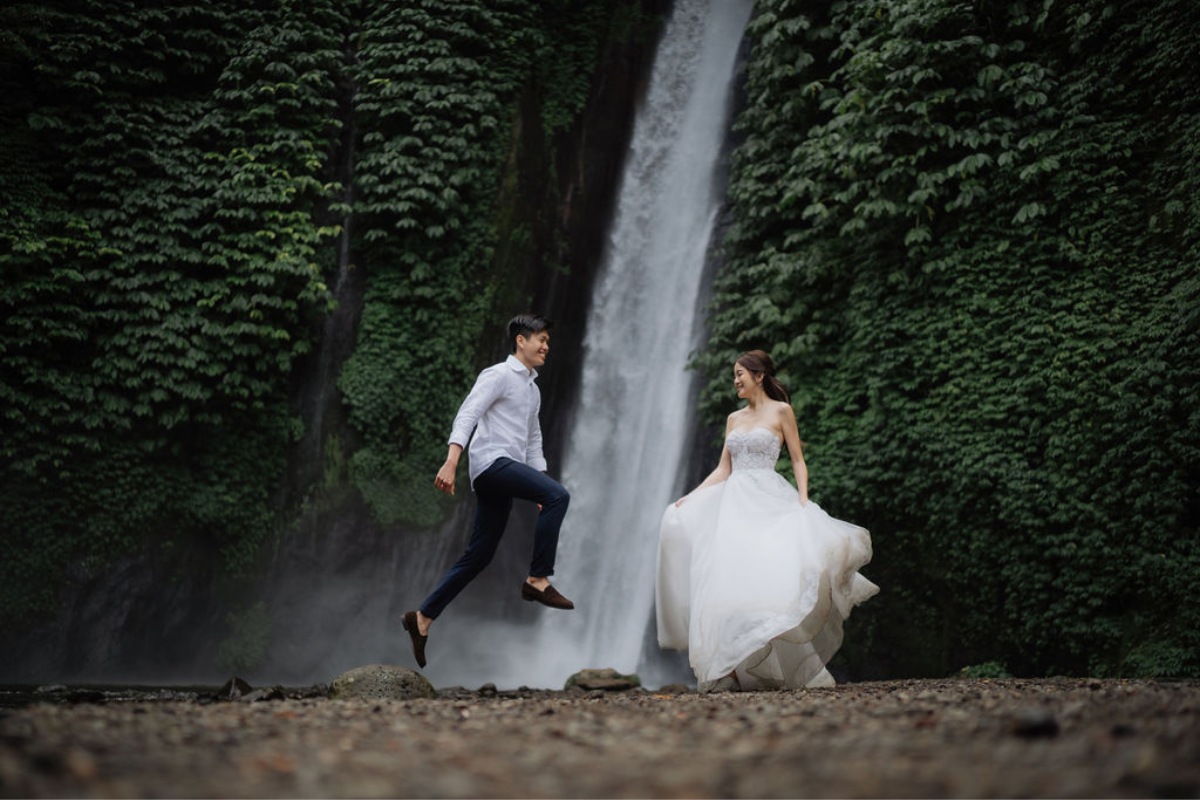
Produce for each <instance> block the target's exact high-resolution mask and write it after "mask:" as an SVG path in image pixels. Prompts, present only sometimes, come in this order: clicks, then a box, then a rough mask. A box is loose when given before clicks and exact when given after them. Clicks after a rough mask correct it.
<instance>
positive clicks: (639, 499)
mask: <svg viewBox="0 0 1200 800" xmlns="http://www.w3.org/2000/svg"><path fill="white" fill-rule="evenodd" d="M752 5H753V3H752V0H677V2H676V3H675V7H674V9H673V10H672V12H671V17H670V19H669V20H668V22H667V25H666V29H665V31H664V34H663V39H662V41H661V43H660V44H659V49H658V53H657V55H656V57H655V61H654V67H653V72H652V75H651V82H650V87H649V91H648V95H647V98H646V101H645V105H644V106H643V107H642V109H641V110H640V111H639V113H638V116H637V119H636V121H635V124H634V131H633V140H632V144H631V149H630V152H629V153H628V155H627V159H626V164H625V173H624V176H623V178H622V183H621V189H620V193H619V198H618V202H617V208H616V213H615V216H614V219H613V223H612V227H611V229H610V233H609V239H608V244H607V250H606V253H605V257H604V259H603V264H602V267H601V271H600V274H599V275H598V276H597V284H596V286H597V288H596V292H595V296H594V298H593V302H592V308H591V310H590V312H589V314H588V319H587V329H586V330H587V333H586V338H585V341H584V355H583V364H582V374H583V385H582V387H581V392H580V399H579V405H578V407H577V408H576V413H575V417H574V418H575V422H574V427H573V429H572V430H571V432H570V433H569V435H568V442H567V447H566V454H565V459H564V464H563V468H562V472H561V480H562V482H563V483H564V484H565V485H566V486H567V488H568V489H569V490H570V491H571V507H570V510H569V511H568V513H567V518H566V522H565V523H564V526H563V530H562V536H561V539H560V543H559V557H558V567H557V572H556V574H555V577H554V582H555V584H556V585H557V586H559V587H560V588H561V589H562V590H563V592H564V593H565V594H566V595H567V596H568V597H571V598H572V599H573V600H574V601H575V603H576V606H577V610H575V611H572V612H568V613H563V612H558V611H550V610H545V613H543V614H541V615H540V617H539V623H538V625H537V626H536V627H535V628H534V629H533V630H532V631H531V630H530V629H529V628H528V627H520V626H516V625H505V624H502V623H497V622H494V621H489V622H487V623H485V624H481V625H480V626H478V627H477V628H475V629H474V630H473V631H472V633H471V635H470V641H469V642H466V641H461V640H459V641H457V642H455V643H453V644H447V645H446V647H447V648H454V649H456V650H457V651H458V652H459V653H460V655H463V656H465V658H461V659H460V660H458V662H457V663H456V664H453V665H447V666H445V667H434V666H433V665H432V664H431V665H430V666H431V669H430V673H431V675H430V677H431V678H433V679H434V681H435V683H438V684H439V685H440V684H443V683H461V684H463V685H470V684H472V683H482V682H484V681H492V682H494V683H496V684H498V685H509V686H515V685H518V684H525V685H529V686H537V687H551V688H557V687H561V686H562V684H563V681H564V680H565V679H566V678H567V677H568V676H569V675H571V674H572V673H574V672H576V671H578V670H580V669H583V668H585V667H614V668H616V669H618V670H620V671H623V672H629V671H634V670H636V669H638V668H639V667H643V668H645V669H646V670H648V672H649V673H653V674H646V672H643V679H644V680H646V681H647V682H648V683H653V682H654V680H655V679H656V678H661V677H669V678H670V679H671V680H678V679H681V678H686V674H680V671H679V670H678V669H677V670H676V672H675V673H674V674H670V675H668V671H669V670H668V669H666V668H664V667H663V666H662V665H660V664H656V663H655V661H654V658H653V656H651V659H650V661H648V662H647V661H644V660H643V648H644V643H645V640H646V634H647V627H648V625H650V623H651V620H652V617H653V604H654V578H655V576H654V570H655V558H656V552H657V542H658V522H659V517H660V516H661V514H662V510H663V508H665V507H666V504H667V503H668V502H670V501H671V500H673V499H675V497H676V496H677V495H678V493H679V492H680V491H681V489H682V487H681V486H680V485H679V484H680V482H681V477H682V462H683V458H684V454H685V452H686V450H687V445H688V439H689V432H690V431H691V430H692V429H693V427H694V423H693V419H692V417H693V413H692V412H693V402H692V396H691V395H692V394H693V385H692V384H693V380H692V377H693V376H692V375H690V374H689V373H688V372H687V370H686V363H687V359H688V355H689V353H690V352H691V351H692V350H693V349H694V348H695V347H696V346H697V344H698V343H699V342H698V339H697V333H698V331H699V328H700V326H699V325H698V324H697V312H698V306H699V305H700V304H699V302H698V299H699V297H700V293H701V290H702V286H701V283H702V278H703V275H704V273H705V263H706V259H707V256H708V247H709V240H710V238H711V235H712V230H713V227H714V223H715V221H716V217H717V214H718V211H719V209H720V206H721V201H722V195H723V188H722V187H721V186H719V185H718V184H719V180H718V177H719V174H720V159H721V149H722V144H723V142H724V139H725V135H726V131H727V129H728V123H729V101H730V96H731V91H730V89H731V82H732V77H733V72H734V65H735V63H736V57H737V51H738V48H739V45H740V43H741V39H742V35H743V31H744V29H745V26H746V23H747V21H748V20H749V16H750V11H751V7H752ZM551 359H553V347H552V348H551ZM548 368H549V367H548ZM545 413H546V410H545V409H543V414H545ZM652 650H653V648H652Z"/></svg>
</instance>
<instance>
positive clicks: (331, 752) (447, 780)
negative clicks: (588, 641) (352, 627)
mask: <svg viewBox="0 0 1200 800" xmlns="http://www.w3.org/2000/svg"><path fill="white" fill-rule="evenodd" d="M292 694H293V695H294V696H293V697H290V698H289V697H287V696H286V695H287V693H286V692H285V693H283V694H282V695H281V694H280V693H278V692H274V693H260V695H259V697H258V698H257V701H256V702H245V701H241V702H212V701H211V698H203V697H201V698H196V697H192V698H190V699H186V698H185V696H184V695H171V694H170V693H162V694H160V695H159V696H157V697H154V698H150V699H147V697H146V696H144V695H143V696H139V697H134V696H130V697H126V698H117V699H114V698H113V697H112V696H110V695H98V696H93V697H92V701H93V702H87V699H88V698H86V697H76V698H75V700H74V701H73V702H58V703H52V702H38V703H35V704H32V705H27V706H24V707H20V708H9V709H5V710H3V712H2V713H0V794H2V795H4V796H21V797H25V796H28V797H62V796H83V797H196V796H198V797H1197V796H1200V682H1162V683H1156V682H1145V681H1128V682H1127V681H1100V680H1066V679H1049V680H991V681H988V680H916V681H887V682H877V683H856V684H846V685H842V686H837V687H833V688H829V689H814V690H807V691H786V692H769V693H767V692H763V693H718V694H709V695H698V694H695V693H678V694H667V693H664V692H661V691H660V692H653V691H644V690H640V689H639V690H634V691H624V692H603V691H591V692H586V691H571V692H545V691H516V692H496V691H494V690H490V689H489V690H486V691H479V692H468V691H465V690H457V689H451V690H442V691H441V692H439V696H438V697H437V698H435V699H425V700H409V701H381V702H375V701H363V700H329V699H326V698H324V697H319V696H308V697H304V696H295V695H296V693H292ZM301 694H302V693H301ZM309 694H313V693H311V692H310V693H309ZM281 696H282V697H283V699H271V698H272V697H274V698H279V697H281ZM67 699H70V698H67ZM80 700H83V701H84V702H80ZM96 700H102V701H103V702H94V701H96Z"/></svg>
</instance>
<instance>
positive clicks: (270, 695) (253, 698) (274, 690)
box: [241, 686, 287, 703]
mask: <svg viewBox="0 0 1200 800" xmlns="http://www.w3.org/2000/svg"><path fill="white" fill-rule="evenodd" d="M286 698H287V695H286V694H284V691H283V687H282V686H271V687H268V688H266V689H255V690H254V691H252V692H250V693H248V694H245V695H242V698H241V699H242V701H243V702H246V703H257V702H261V701H264V700H284V699H286Z"/></svg>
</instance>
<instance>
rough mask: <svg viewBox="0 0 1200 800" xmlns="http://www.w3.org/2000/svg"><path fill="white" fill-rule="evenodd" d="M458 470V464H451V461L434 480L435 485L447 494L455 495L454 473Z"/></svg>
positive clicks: (443, 465)
mask: <svg viewBox="0 0 1200 800" xmlns="http://www.w3.org/2000/svg"><path fill="white" fill-rule="evenodd" d="M457 468H458V465H457V464H451V463H450V462H449V461H447V462H446V463H445V464H442V468H441V469H439V470H438V473H437V477H436V478H434V479H433V485H434V486H436V487H437V488H438V489H440V490H441V491H443V492H445V493H446V494H449V495H452V494H454V473H455V472H456V471H457Z"/></svg>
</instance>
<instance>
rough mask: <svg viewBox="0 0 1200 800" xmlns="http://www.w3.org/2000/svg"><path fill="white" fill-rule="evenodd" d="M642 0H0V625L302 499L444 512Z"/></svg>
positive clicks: (37, 616)
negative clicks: (117, 566)
mask: <svg viewBox="0 0 1200 800" xmlns="http://www.w3.org/2000/svg"><path fill="white" fill-rule="evenodd" d="M661 5H662V4H661V3H658V4H655V3H652V2H638V0H605V1H604V2H596V3H586V4H580V3H576V2H572V1H571V0H550V1H549V2H544V1H543V0H537V2H534V1H533V0H437V2H433V1H432V0H431V1H429V2H382V3H380V2H374V3H365V2H357V1H356V0H351V2H325V0H303V1H300V0H297V1H296V2H291V1H290V0H257V1H256V2H241V1H239V2H222V1H220V0H218V1H217V2H205V3H186V2H183V3H176V4H167V5H166V6H162V5H158V6H154V7H147V6H146V5H145V4H143V3H137V2H133V0H78V1H75V0H68V1H65V2H51V3H38V4H33V3H18V4H15V5H12V4H10V5H8V6H6V7H5V8H4V9H3V10H0V22H2V23H3V24H2V26H0V27H2V30H3V33H0V37H2V38H0V42H2V44H3V47H2V52H3V56H0V58H2V61H0V88H2V90H3V93H4V98H5V99H4V104H5V113H4V114H3V115H2V119H0V197H2V198H3V199H2V201H0V242H2V243H3V245H2V247H3V249H2V250H0V270H2V274H3V281H4V291H3V293H2V294H0V320H2V322H0V354H2V356H3V361H2V367H0V369H2V372H0V410H2V415H0V425H2V426H3V427H2V429H0V459H2V461H0V467H2V469H3V476H2V477H3V480H2V481H0V529H2V530H3V533H4V544H5V557H4V559H2V560H0V620H2V621H3V622H4V624H5V626H6V627H17V628H22V627H28V626H29V625H30V624H36V623H37V622H38V621H39V620H42V619H45V618H47V617H48V616H49V615H51V614H53V613H54V612H55V610H56V608H57V606H58V604H59V603H60V597H61V592H62V590H63V588H64V586H65V584H66V583H70V582H74V583H76V584H78V583H79V582H81V581H86V580H88V579H89V578H90V577H94V576H97V575H103V574H105V572H106V570H110V569H111V567H112V565H113V564H114V563H115V560H116V559H118V558H120V557H122V556H124V555H126V554H129V553H131V552H134V551H138V550H139V549H140V550H145V549H147V548H149V549H151V550H154V551H155V552H156V553H158V554H159V555H160V556H161V558H162V559H165V561H164V563H166V564H168V565H172V564H173V566H172V567H171V568H172V569H173V570H175V572H174V573H172V572H170V571H168V572H167V573H166V574H164V575H163V578H164V580H173V579H172V578H171V577H170V576H171V574H176V575H178V574H180V573H187V572H188V571H189V563H190V562H189V559H192V558H194V557H195V556H196V553H197V548H199V550H200V551H204V550H206V549H211V550H219V553H220V561H221V565H222V566H221V570H222V573H223V574H224V575H225V576H226V578H225V579H223V580H225V581H226V582H227V581H228V580H234V581H236V580H238V579H243V580H245V579H251V578H253V577H254V576H255V574H256V570H258V569H260V566H261V561H262V558H263V554H264V544H265V543H266V542H268V541H269V540H271V539H273V538H277V537H279V536H286V535H287V531H288V529H289V527H290V526H291V525H292V524H293V522H294V521H295V520H297V519H299V518H301V517H304V516H305V515H310V514H312V513H315V512H314V509H317V510H319V511H326V512H328V511H330V509H332V510H333V511H334V512H335V513H336V510H337V508H338V507H341V506H344V505H346V504H350V505H355V504H359V503H365V505H366V507H367V508H368V509H369V511H370V513H371V514H372V516H373V517H374V519H375V520H376V521H377V522H378V524H380V525H383V526H392V525H401V524H402V525H406V526H408V528H409V529H420V528H427V527H429V526H431V525H433V524H435V523H437V522H439V521H440V520H441V519H442V518H443V516H444V514H445V513H446V511H447V509H448V505H449V504H448V501H447V500H446V499H445V498H443V497H442V496H441V495H440V494H439V493H437V492H436V491H435V490H434V489H433V488H432V486H431V484H430V481H429V480H428V476H429V475H432V474H433V472H434V471H436V468H437V465H438V464H439V463H440V460H441V458H443V457H444V444H443V442H444V435H445V431H446V430H448V427H449V422H450V420H451V418H452V416H453V413H454V408H455V403H456V401H457V398H460V397H461V396H462V395H463V394H465V393H466V391H467V390H468V389H469V387H470V382H471V381H472V380H473V378H474V374H475V371H476V370H477V368H478V367H479V366H480V364H481V362H483V361H486V360H487V359H490V358H492V357H493V356H494V352H493V351H494V350H495V347H494V346H493V340H492V335H493V334H495V333H496V331H497V330H498V329H499V328H500V326H501V325H502V324H503V322H504V321H505V320H507V318H508V316H510V315H511V314H512V313H513V310H514V308H520V307H523V306H524V305H525V304H527V303H529V302H531V300H533V299H535V298H536V295H537V293H538V289H537V287H531V286H529V285H528V281H529V279H530V276H534V275H538V274H541V273H543V272H545V271H547V270H549V271H555V270H558V271H562V270H566V269H567V268H568V267H569V266H570V263H571V262H570V258H569V255H570V254H569V253H566V252H565V251H566V250H567V249H568V245H569V242H567V241H566V236H565V235H564V234H563V233H562V232H561V230H559V229H560V228H561V227H562V225H563V224H564V221H565V220H566V219H567V218H569V217H570V215H571V214H572V213H578V212H577V211H574V212H573V209H575V208H576V207H578V206H579V205H580V204H581V201H580V197H581V196H582V195H584V193H585V190H591V191H595V190H594V189H592V187H590V186H589V187H584V186H579V187H576V188H577V191H576V197H575V198H574V205H571V204H570V203H568V202H567V201H566V200H562V199H558V198H557V196H556V193H559V192H561V188H562V186H564V185H566V184H567V181H565V180H561V179H559V177H558V176H557V175H556V169H557V168H558V163H559V162H560V161H561V160H562V158H561V156H560V151H564V143H565V142H566V141H567V139H568V134H570V133H571V130H572V126H577V125H578V124H579V121H580V119H581V118H582V116H583V115H584V112H585V110H586V109H585V106H586V104H587V103H588V100H589V97H591V96H592V95H593V90H594V87H595V84H596V77H597V75H598V74H599V73H600V70H601V67H602V66H607V67H608V68H610V69H611V68H612V66H613V64H614V63H616V64H618V65H619V64H620V63H621V62H620V53H621V52H622V51H621V48H622V47H626V46H640V47H643V48H647V47H648V46H649V45H652V43H653V36H654V33H655V31H656V30H657V26H658V24H659V21H660V14H661V10H662V9H661ZM613 52H616V53H617V55H616V56H615V57H614V56H612V53H613ZM606 53H608V54H609V58H608V61H607V62H606V61H604V57H605V54H606ZM632 102H633V100H632V98H627V102H626V105H629V106H632ZM532 146H536V147H537V149H538V152H537V153H536V154H534V155H530V154H529V153H528V152H527V151H528V150H529V149H530V148H531V147H532ZM564 152H565V151H564ZM579 172H580V173H581V174H582V173H583V172H584V170H583V169H580V170H579ZM534 190H536V191H537V192H540V194H536V193H534ZM546 206H548V208H547V207H546ZM339 339H344V340H346V341H347V342H348V344H344V343H343V344H342V345H337V344H336V340H339ZM495 339H496V341H497V342H498V341H499V337H498V336H497V337H495ZM331 343H333V344H331ZM328 398H333V400H332V401H329V400H328ZM289 461H290V462H291V463H290V464H289ZM173 553H174V554H175V555H174V556H172V554H173ZM68 575H70V576H71V577H70V578H67V576H68ZM253 608H255V606H251V609H253ZM243 616H244V615H243ZM235 627H236V625H235Z"/></svg>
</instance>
